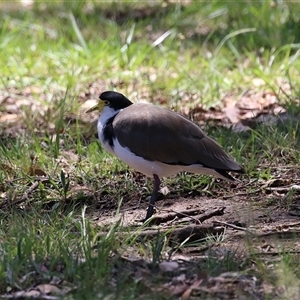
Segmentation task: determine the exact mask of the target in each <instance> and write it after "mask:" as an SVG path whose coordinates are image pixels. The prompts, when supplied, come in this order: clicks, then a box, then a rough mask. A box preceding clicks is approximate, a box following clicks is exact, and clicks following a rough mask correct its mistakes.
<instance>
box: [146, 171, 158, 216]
mask: <svg viewBox="0 0 300 300" xmlns="http://www.w3.org/2000/svg"><path fill="white" fill-rule="evenodd" d="M159 186H160V179H159V177H158V176H157V175H156V174H153V191H152V194H151V198H150V201H149V206H148V209H147V214H146V218H145V221H147V220H148V219H149V218H151V217H152V215H153V212H154V205H155V201H156V199H157V195H158V191H159Z"/></svg>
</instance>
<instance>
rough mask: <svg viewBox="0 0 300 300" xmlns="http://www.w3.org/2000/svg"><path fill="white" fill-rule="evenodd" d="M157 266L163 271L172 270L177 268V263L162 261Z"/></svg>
mask: <svg viewBox="0 0 300 300" xmlns="http://www.w3.org/2000/svg"><path fill="white" fill-rule="evenodd" d="M159 268H160V270H161V271H163V272H174V271H175V270H176V269H178V268H179V264H178V263H177V262H176V261H163V262H161V263H160V264H159Z"/></svg>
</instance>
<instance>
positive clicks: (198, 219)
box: [176, 207, 226, 224]
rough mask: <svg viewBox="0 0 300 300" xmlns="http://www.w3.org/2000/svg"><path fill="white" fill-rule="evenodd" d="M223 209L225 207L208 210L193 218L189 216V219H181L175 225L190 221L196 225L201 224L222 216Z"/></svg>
mask: <svg viewBox="0 0 300 300" xmlns="http://www.w3.org/2000/svg"><path fill="white" fill-rule="evenodd" d="M225 208H226V207H221V208H217V209H213V210H208V211H206V212H205V213H203V214H200V215H198V216H195V217H191V216H189V217H186V218H183V219H181V220H179V221H178V222H176V223H177V224H180V223H185V222H188V221H191V219H192V220H194V221H196V223H202V222H204V221H205V220H207V219H210V218H212V217H214V216H223V215H224V210H225Z"/></svg>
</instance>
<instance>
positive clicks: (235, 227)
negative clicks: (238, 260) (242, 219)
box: [214, 221, 257, 235]
mask: <svg viewBox="0 0 300 300" xmlns="http://www.w3.org/2000/svg"><path fill="white" fill-rule="evenodd" d="M214 223H217V224H221V225H225V226H227V227H230V228H233V229H237V230H241V231H244V232H247V233H250V234H252V235H257V233H255V232H252V231H250V230H248V229H246V228H243V227H240V226H236V225H233V224H230V223H227V222H223V221H214Z"/></svg>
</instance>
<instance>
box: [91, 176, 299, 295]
mask: <svg viewBox="0 0 300 300" xmlns="http://www.w3.org/2000/svg"><path fill="white" fill-rule="evenodd" d="M249 184H250V185H251V182H250V183H249V182H248V183H247V182H246V183H245V182H244V183H241V184H239V185H238V186H236V187H235V188H232V189H231V188H228V189H226V190H225V191H221V192H220V193H219V194H218V193H216V194H217V196H209V197H208V196H195V197H180V196H177V197H176V196H172V195H170V196H169V197H168V195H166V196H162V197H161V198H163V199H161V200H159V201H157V203H156V206H157V211H156V214H155V218H158V222H157V223H156V224H153V225H151V226H149V227H148V228H147V227H146V228H144V229H143V233H142V235H143V236H147V232H149V236H148V237H149V238H152V239H153V237H154V236H155V234H154V232H157V230H159V231H160V232H163V233H166V235H167V236H168V234H167V231H168V230H170V228H174V230H175V231H176V232H177V231H178V232H179V233H178V232H177V233H178V234H177V237H178V236H180V234H182V233H183V231H184V228H185V229H187V228H188V229H189V230H188V231H187V232H184V233H183V236H181V237H180V239H179V242H181V243H182V242H184V241H186V239H189V236H193V235H195V236H197V237H200V238H204V237H205V236H207V235H214V234H216V233H217V235H218V234H219V233H221V234H222V235H223V238H222V239H219V240H217V238H216V240H215V241H214V242H211V243H210V244H209V245H208V243H205V242H203V241H202V242H198V244H196V245H195V244H192V245H191V246H188V245H187V247H184V248H183V249H180V251H177V252H176V254H174V255H173V256H172V257H171V262H168V263H170V264H171V263H175V264H178V266H180V267H179V269H180V268H181V269H182V270H185V271H178V270H177V269H176V268H175V269H176V270H173V271H172V272H171V273H172V274H171V275H170V272H168V275H166V274H165V273H164V271H163V270H162V269H163V268H160V270H159V272H162V273H163V274H164V275H165V277H164V278H165V280H166V282H165V283H164V285H162V286H161V287H160V289H159V288H158V287H153V286H152V284H151V283H150V280H149V284H148V285H147V280H146V281H145V282H146V283H145V284H146V285H147V288H150V289H151V290H156V289H157V290H158V292H160V294H161V293H162V295H165V296H166V298H169V297H171V296H172V297H173V296H175V297H176V296H180V297H181V299H200V298H201V299H203V297H204V298H205V299H266V298H267V297H268V295H269V297H270V296H271V295H272V297H274V298H275V299H285V297H287V295H288V298H287V299H298V297H299V291H298V289H296V290H295V291H293V292H292V293H290V291H291V290H290V289H289V293H288V292H287V291H288V290H287V289H286V287H285V286H283V285H281V286H280V287H278V286H275V284H274V282H275V281H276V280H277V279H276V276H277V270H276V267H275V266H276V263H278V262H279V261H280V255H281V254H282V253H283V252H289V253H291V254H292V255H293V254H295V255H298V253H300V243H299V242H298V236H299V234H300V218H299V216H300V212H298V211H297V208H298V205H297V202H298V201H299V200H300V198H299V197H298V195H297V194H298V192H299V186H298V185H296V184H295V183H293V185H291V184H290V185H285V183H284V182H283V181H280V182H278V181H275V180H273V181H270V182H269V183H267V184H264V185H263V186H260V187H259V186H258V185H257V183H254V184H253V185H255V186H256V187H254V188H253V189H251V191H247V186H248V185H249ZM224 185H226V183H224ZM291 190H293V191H294V195H293V197H292V199H290V200H289V201H290V202H289V205H287V204H286V203H285V201H286V200H285V198H286V196H287V194H288V193H289V192H290V191H291ZM147 205H148V203H147V201H145V200H143V201H142V200H139V199H136V200H134V199H131V201H126V202H125V203H122V205H121V209H120V213H119V214H116V211H115V210H112V209H107V210H105V209H104V210H101V209H100V210H95V211H93V213H92V215H93V220H94V221H95V222H96V223H97V224H98V225H101V226H102V225H109V224H110V225H111V224H115V223H116V222H117V220H120V219H121V225H122V227H124V228H130V230H133V231H134V230H135V229H138V228H139V227H140V226H141V224H142V223H141V222H138V221H139V220H142V219H143V218H144V217H145V213H146V209H147ZM197 209H198V210H199V212H198V216H199V215H202V216H203V215H205V214H207V215H206V217H205V218H207V219H206V220H204V221H203V222H197V220H196V219H197V213H195V211H197ZM222 209H224V210H222ZM216 211H222V212H223V213H217V214H216V215H214V214H215V213H214V212H216ZM176 212H177V214H176ZM178 212H179V213H180V212H182V213H183V214H184V216H179V215H180V214H178ZM189 212H193V214H191V216H188V215H189ZM210 212H212V213H211V214H210ZM183 217H185V218H187V219H185V220H186V222H183V223H180V219H181V218H183ZM189 218H190V221H188V219H189ZM205 218H204V219H205ZM175 228H176V229H175ZM148 230H149V231H148ZM199 231H200V232H201V234H200V235H198V233H199ZM173 237H174V236H173ZM170 239H172V235H171V238H170ZM212 253H213V254H212ZM226 253H227V254H228V253H231V254H233V256H234V259H236V261H237V262H239V263H241V264H243V263H245V261H248V264H249V266H248V267H247V268H242V267H241V269H240V271H234V272H233V271H227V272H226V270H225V269H226V268H225V269H224V271H223V272H221V273H220V274H218V275H216V276H208V275H207V274H206V272H205V271H203V270H202V271H201V270H200V271H199V268H195V267H191V265H190V264H191V262H192V263H193V264H195V265H197V266H199V265H201V263H202V262H203V260H207V259H208V257H209V255H217V256H220V259H224V256H225V255H226ZM129 256H130V255H129ZM133 256H134V254H133ZM130 257H131V256H130ZM251 257H256V258H259V260H260V261H261V263H262V264H263V265H264V266H265V267H266V270H269V271H270V273H269V274H268V276H267V279H265V278H264V279H262V278H260V277H259V276H255V275H253V274H256V273H258V272H257V268H259V266H258V265H257V261H256V260H255V259H254V260H253V262H250V263H249V261H251ZM123 259H125V261H126V263H129V264H130V268H131V269H132V268H133V269H134V270H135V272H138V271H137V269H139V268H141V261H140V260H139V259H138V258H134V259H133V260H132V257H131V258H128V257H125V258H124V257H123ZM136 259H137V260H138V261H139V267H136V266H135V263H136ZM142 261H143V263H142V269H143V270H144V272H145V274H147V272H148V276H149V278H151V276H152V275H153V274H152V271H150V270H149V268H148V267H147V263H146V262H145V260H142ZM163 263H166V261H163V262H161V264H163ZM126 268H127V267H125V269H126ZM171 269H172V268H171ZM147 270H148V271H147ZM187 270H189V271H187ZM135 272H133V273H134V274H135ZM145 274H144V275H145ZM151 274H152V275H151ZM191 274H193V275H191ZM250 274H251V275H250ZM182 276H183V279H182V278H181V277H182ZM146 278H147V275H146ZM297 284H298V283H296V285H297ZM282 297H283V298H282Z"/></svg>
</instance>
